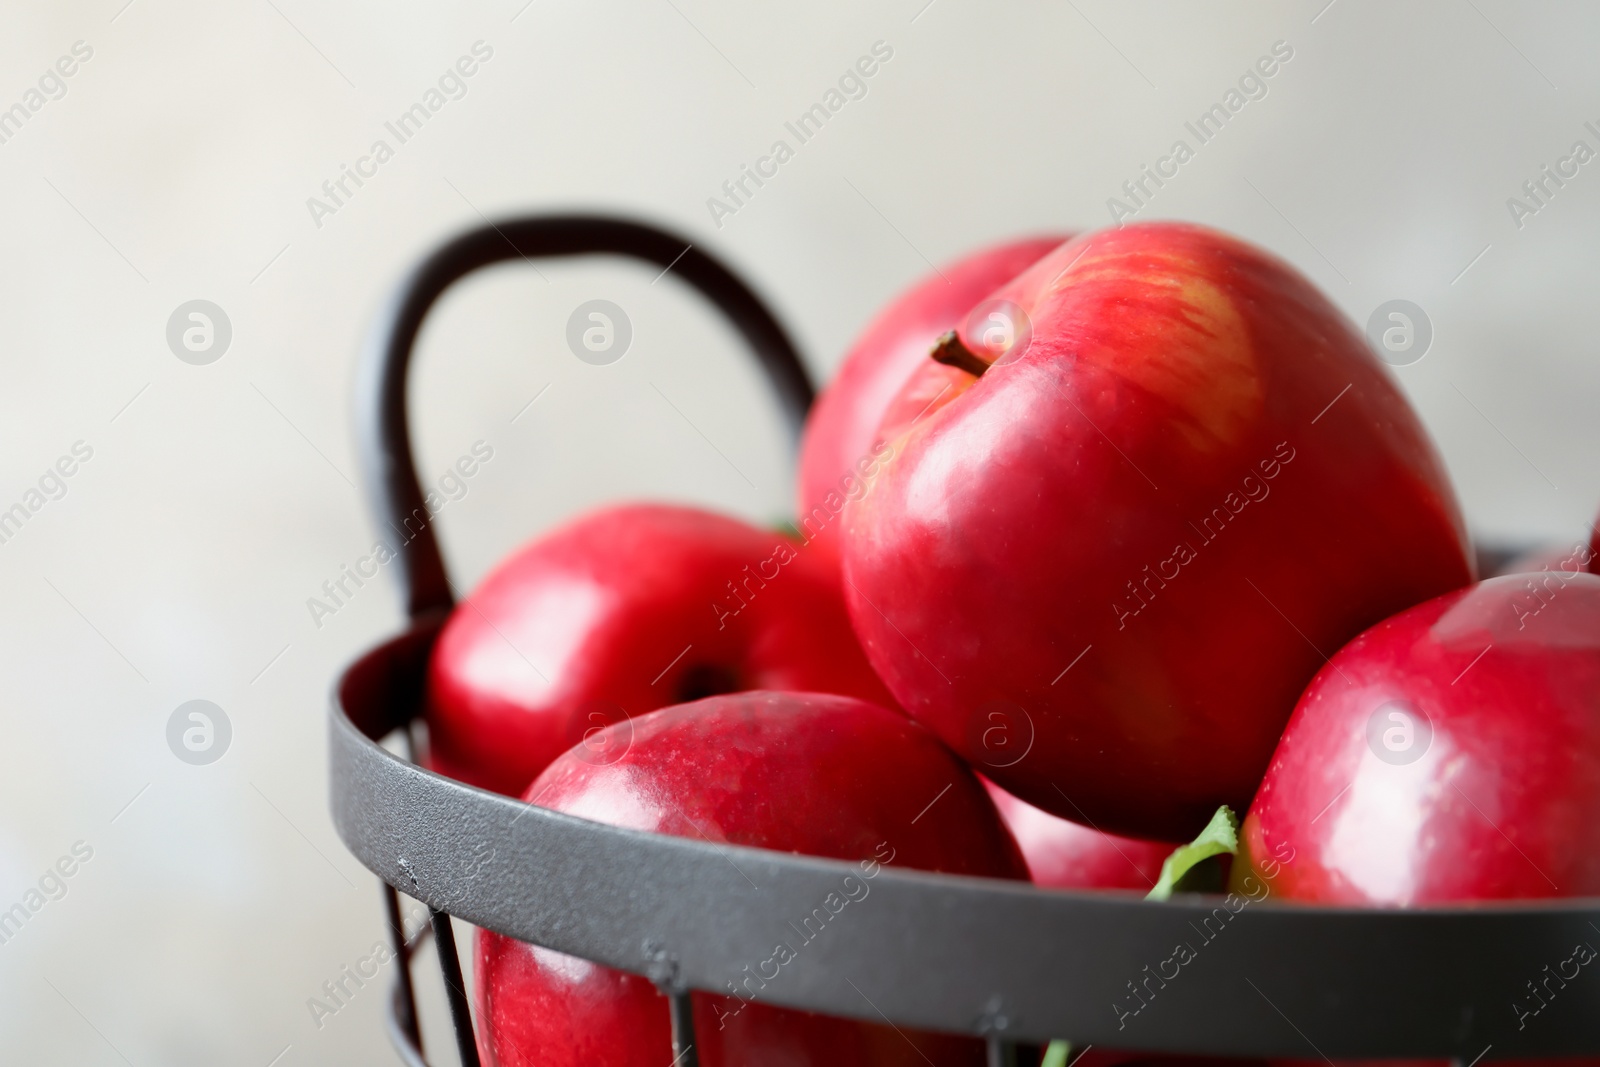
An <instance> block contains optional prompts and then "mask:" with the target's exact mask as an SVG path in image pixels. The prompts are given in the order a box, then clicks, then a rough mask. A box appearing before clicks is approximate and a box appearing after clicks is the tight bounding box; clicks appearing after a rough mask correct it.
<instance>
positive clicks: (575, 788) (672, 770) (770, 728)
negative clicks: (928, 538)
mask: <svg viewBox="0 0 1600 1067" xmlns="http://www.w3.org/2000/svg"><path fill="white" fill-rule="evenodd" d="M606 733H607V734H608V735H609V737H608V738H607V740H608V742H609V743H610V744H611V745H613V746H614V750H615V754H616V759H615V760H614V761H613V762H611V763H607V764H598V763H596V762H594V761H593V760H591V759H589V758H587V756H586V755H584V754H583V753H581V752H576V751H575V752H570V753H567V754H566V755H564V756H562V757H561V758H559V759H557V760H556V761H555V762H554V763H552V764H551V765H550V766H549V768H548V769H546V770H545V772H544V773H543V774H541V775H540V776H539V777H538V779H536V780H535V781H534V782H533V784H532V785H531V786H529V788H528V792H527V795H526V798H525V799H527V800H529V801H530V802H532V803H538V804H540V805H542V806H544V807H548V808H554V809H556V810H558V811H564V812H568V813H569V814H572V815H577V816H580V817H582V818H586V819H593V820H595V821H597V822H603V823H609V824H610V825H613V826H622V827H627V828H629V829H634V830H648V831H653V832H655V833H663V834H674V835H677V836H681V837H693V838H698V839H702V840H711V841H717V842H725V843H728V844H733V845H750V846H755V847H760V848H771V849H781V850H785V851H793V852H802V853H806V854H809V855H814V856H826V857H830V858H833V859H843V860H851V861H859V867H858V871H859V874H860V876H859V877H857V876H856V875H855V874H852V875H849V876H846V878H845V879H844V881H843V882H842V883H841V893H842V894H843V895H842V896H839V897H838V899H837V900H836V901H835V900H830V901H827V902H823V903H826V912H827V913H831V914H832V916H833V917H832V918H831V919H828V920H826V921H819V922H818V923H817V924H816V929H812V926H811V925H810V924H808V925H807V926H806V927H805V929H804V930H802V931H800V932H797V933H785V932H784V931H781V930H780V931H776V932H775V934H774V936H777V937H782V938H784V942H783V945H782V946H781V947H775V948H774V950H773V954H772V956H771V957H770V958H766V959H762V958H753V959H751V961H750V964H751V967H750V972H749V973H750V975H751V977H749V978H746V979H744V980H743V981H742V983H741V985H740V986H739V987H737V988H733V987H731V986H730V988H731V989H732V992H733V993H734V994H737V995H729V996H713V995H709V994H703V993H696V994H695V995H694V1013H695V1027H696V1032H697V1034H698V1036H699V1041H700V1045H699V1053H700V1062H701V1063H702V1064H705V1065H706V1067H719V1065H734V1064H779V1063H782V1064H786V1065H793V1067H802V1065H808V1064H817V1065H825V1067H853V1065H863V1067H865V1065H867V1064H873V1065H889V1067H894V1065H904V1067H924V1065H925V1064H927V1063H930V1062H931V1063H934V1064H938V1065H940V1067H943V1065H945V1064H962V1065H966V1064H971V1065H974V1067H976V1065H978V1064H982V1063H983V1062H984V1047H983V1044H982V1042H980V1041H978V1040H976V1039H972V1038H963V1037H955V1036H950V1035H939V1034H931V1033H923V1032H917V1031H906V1032H905V1033H903V1034H902V1033H900V1032H898V1031H896V1030H895V1029H893V1028H891V1027H888V1026H883V1025H879V1024H876V1023H865V1022H857V1021H855V1020H849V1019H838V1018H830V1017H824V1016H818V1015H812V1014H808V1013H805V1012H798V1011H792V1010H787V1009H782V1008H777V1007H773V1006H771V1005H770V1004H768V1003H764V1002H763V997H762V990H763V989H765V988H766V986H767V984H768V983H774V984H775V983H781V982H782V981H783V967H784V966H785V965H787V964H788V963H792V962H793V961H794V960H795V959H796V958H798V957H799V956H800V955H801V954H802V953H804V952H805V951H806V945H807V944H808V943H809V941H811V940H815V939H816V938H818V937H849V936H850V929H849V928H850V924H851V922H852V921H854V920H853V919H852V916H853V915H854V913H855V912H856V911H857V910H858V909H861V908H869V909H870V908H871V907H872V906H873V905H871V904H870V903H867V901H868V900H869V899H870V895H871V892H872V878H874V877H876V875H877V873H878V871H879V869H880V868H879V865H880V864H887V863H891V862H892V863H893V864H894V865H895V866H896V867H914V868H920V869H923V870H930V871H946V872H950V873H955V874H970V875H987V876H991V877H1000V878H1016V879H1025V878H1026V877H1027V867H1026V865H1025V864H1024V863H1023V860H1022V857H1021V855H1020V854H1019V853H1018V852H1017V849H1016V845H1015V843H1014V842H1013V841H1012V840H1011V837H1010V835H1009V834H1008V833H1007V832H1006V829H1005V826H1004V824H1002V823H1001V821H1000V817H999V815H998V814H997V813H996V812H995V810H994V805H993V804H991V803H990V801H989V798H988V796H987V795H986V794H985V793H984V790H983V787H982V786H981V785H980V784H979V782H978V780H977V778H976V777H975V776H974V775H973V774H972V773H971V772H970V771H968V770H967V768H966V767H964V766H963V765H962V764H961V763H960V762H959V761H958V760H957V759H956V758H955V757H954V756H953V755H952V754H951V753H950V752H949V750H947V749H946V748H945V747H944V746H943V745H941V744H939V742H938V741H937V740H936V739H935V738H934V737H933V736H932V735H931V734H929V733H928V732H927V731H925V730H923V729H922V728H921V727H919V726H917V725H916V724H915V723H913V722H911V721H910V720H909V719H907V718H905V717H904V716H903V715H900V714H897V713H895V712H891V711H887V710H885V709H883V708H881V707H877V706H875V705H872V704H868V703H866V702H864V701H861V700H855V699H851V698H849V697H836V696H821V695H817V694H809V693H740V694H734V695H726V696H718V697H711V698H709V699H706V700H701V701H698V702H696V703H693V704H686V705H681V706H678V707H673V708H667V709H665V710H662V711H658V712H655V713H653V714H650V715H645V716H642V717H640V718H638V719H636V720H634V721H633V723H632V730H631V734H630V733H629V730H628V727H627V726H625V725H619V726H614V727H611V728H610V729H609V730H608V731H606ZM728 874H729V877H730V878H738V875H737V874H736V873H735V872H734V871H731V870H730V871H729V872H728ZM640 877H641V878H646V877H648V874H647V873H643V872H642V873H641V875H640ZM612 888H613V890H615V891H622V889H623V887H612ZM863 921H864V919H863ZM834 925H837V927H838V929H837V930H835V929H833V926H834ZM476 956H477V979H478V981H477V999H478V1018H479V1019H480V1020H481V1022H482V1024H483V1025H482V1026H481V1028H480V1033H481V1035H482V1043H483V1044H484V1046H485V1048H484V1052H485V1058H486V1060H487V1062H488V1063H491V1064H500V1065H502V1067H521V1065H524V1064H527V1065H530V1067H531V1065H537V1067H568V1065H570V1067H578V1065H584V1067H588V1065H589V1064H607V1065H609V1067H662V1065H665V1064H667V1063H668V1062H670V1060H671V1059H672V1056H671V1052H670V1051H669V1045H670V1039H669V1029H668V1021H667V1005H666V1001H665V1000H664V999H662V998H661V996H660V995H658V994H657V992H656V990H655V989H654V987H653V986H651V984H650V983H649V982H648V981H647V980H645V979H643V978H638V977H634V976H632V975H626V974H622V973H619V972H617V971H614V970H611V969H609V968H606V967H602V966H600V965H598V964H592V963H586V962H584V961H581V960H577V959H573V958H571V957H568V956H564V955H562V954H560V953H557V952H553V951H550V950H548V949H542V948H535V947H534V946H532V945H528V944H526V943H524V942H520V941H514V940H511V939H510V938H506V937H502V936H500V935H498V934H493V933H489V932H487V931H480V932H479V933H478V935H477V952H476ZM763 976H764V977H763Z"/></svg>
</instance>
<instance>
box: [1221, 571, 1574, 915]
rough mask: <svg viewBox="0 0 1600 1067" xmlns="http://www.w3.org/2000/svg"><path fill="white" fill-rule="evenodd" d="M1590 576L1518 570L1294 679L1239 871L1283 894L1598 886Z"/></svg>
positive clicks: (1567, 890)
mask: <svg viewBox="0 0 1600 1067" xmlns="http://www.w3.org/2000/svg"><path fill="white" fill-rule="evenodd" d="M1597 812H1600V577H1596V576H1595V575H1591V574H1571V575H1563V576H1560V577H1555V576H1551V575H1548V574H1545V575H1526V574H1513V575H1505V576H1503V577H1499V578H1491V579H1488V580H1487V581H1484V582H1480V583H1479V584H1477V585H1476V586H1473V587H1472V588H1470V589H1468V590H1463V591H1458V592H1456V593H1452V594H1449V595H1446V596H1443V597H1440V598H1438V599H1435V600H1432V601H1429V602H1428V603H1426V604H1423V605H1420V606H1418V607H1416V608H1413V609H1411V610H1410V611H1407V612H1404V613H1402V614H1400V615H1398V616H1396V617H1395V618H1392V619H1388V620H1386V621H1384V622H1382V623H1379V624H1378V625H1377V626H1374V627H1373V628H1372V629H1370V630H1368V631H1367V632H1366V633H1363V634H1362V635H1361V636H1360V637H1358V638H1356V639H1355V640H1354V641H1352V642H1351V643H1350V644H1349V645H1347V646H1346V647H1345V648H1343V649H1342V650H1341V651H1340V652H1339V653H1338V654H1337V655H1335V656H1334V657H1333V659H1332V660H1331V661H1330V662H1329V664H1328V665H1327V667H1326V668H1324V669H1323V670H1322V672H1321V673H1319V674H1318V675H1317V677H1316V679H1315V680H1314V681H1313V682H1312V683H1311V686H1310V687H1309V688H1308V689H1307V690H1306V693H1305V695H1304V697H1302V698H1301V700H1300V704H1299V706H1298V707H1297V708H1296V709H1295V713H1294V717H1293V718H1292V719H1291V720H1290V722H1289V725H1288V728H1287V729H1286V730H1285V731H1284V734H1283V740H1282V742H1281V743H1280V744H1279V746H1278V750H1277V752H1276V753H1275V754H1274V755H1273V758H1272V765H1271V767H1270V769H1269V770H1268V771H1267V775H1266V778H1265V780H1264V781H1263V782H1262V784H1261V790H1260V793H1259V794H1258V795H1257V797H1256V799H1255V802H1254V804H1252V805H1251V808H1250V812H1249V814H1248V816H1247V817H1246V818H1245V821H1244V824H1243V827H1242V828H1241V835H1240V843H1241V846H1242V852H1241V857H1242V858H1243V859H1244V861H1245V862H1243V863H1240V864H1238V865H1236V877H1240V876H1242V875H1243V874H1244V873H1248V872H1251V871H1253V872H1254V873H1256V874H1257V875H1258V876H1262V877H1265V878H1266V879H1267V882H1268V885H1269V886H1270V888H1271V890H1272V892H1274V893H1278V894H1281V895H1283V896H1284V897H1286V898H1290V899H1295V900H1312V901H1324V902H1328V903H1341V904H1383V905H1410V904H1434V903H1443V902H1448V901H1467V900H1507V899H1523V898H1539V897H1556V896H1587V895H1595V894H1600V860H1597V858H1596V857H1597V856H1600V819H1597V818H1596V813H1597Z"/></svg>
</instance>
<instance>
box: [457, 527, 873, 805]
mask: <svg viewBox="0 0 1600 1067" xmlns="http://www.w3.org/2000/svg"><path fill="white" fill-rule="evenodd" d="M428 686H429V697H430V708H429V714H428V726H429V738H430V748H431V752H430V756H431V761H432V764H433V766H434V769H436V770H438V771H439V772H440V773H442V774H448V775H450V776H452V777H455V778H459V779H461V780H462V781H465V782H470V783H472V784H473V785H477V786H481V787H482V788H485V789H493V790H496V791H498V792H502V793H507V794H512V795H515V794H518V793H521V792H522V790H523V789H524V788H525V787H526V786H527V784H528V783H529V782H530V781H532V780H533V778H534V776H535V775H537V774H538V773H539V772H540V771H541V770H543V769H544V768H545V766H546V765H548V764H549V762H550V761H551V760H553V759H555V758H556V756H558V755H560V754H561V753H562V752H565V751H566V750H567V749H569V748H571V747H572V746H573V745H574V744H578V743H580V742H583V741H585V739H586V738H589V739H591V740H593V739H594V738H597V737H598V731H599V729H600V728H601V727H604V726H606V725H609V724H610V723H613V722H617V721H619V720H621V719H624V718H626V717H628V716H632V715H639V714H642V713H644V712H647V711H651V710H654V709H655V708H660V707H665V706H667V705H669V704H679V703H683V702H685V701H688V700H694V699H697V698H699V697H703V696H709V695H711V694H713V693H723V692H733V691H736V690H741V689H799V690H811V691H816V692H824V693H842V694H844V695H847V696H858V697H861V698H863V699H867V700H873V701H877V702H879V703H891V702H892V698H890V697H889V695H888V693H887V691H886V690H885V689H884V688H883V684H882V683H881V682H880V681H879V680H878V678H877V676H876V675H875V674H873V672H872V668H871V667H869V666H868V665H867V661H866V659H865V657H864V656H863V654H862V652H861V649H860V646H859V645H858V644H857V642H856V639H855V637H854V635H853V634H852V633H851V631H850V626H849V623H848V621H847V620H846V617H845V611H844V603H843V601H842V599H841V597H840V593H839V580H838V574H837V572H836V571H835V570H834V569H833V567H832V566H830V565H828V564H825V563H823V562H822V561H821V559H820V558H819V556H818V554H817V553H815V552H810V551H808V550H807V549H806V548H804V547H802V546H799V545H796V544H794V543H793V542H791V541H790V540H789V539H788V538H786V537H784V536H783V535H781V534H778V533H774V532H771V531H768V530H761V529H758V528H756V527H754V526H750V525H749V524H747V523H743V522H740V521H738V520H736V519H730V518H725V517H723V516H721V515H715V514H712V513H710V512H707V511H701V510H698V509H695V508H687V507H672V506H666V505H650V504H637V505H629V506H622V507H611V508H605V509H602V510H600V511H596V512H592V513H590V514H588V515H586V516H583V517H581V518H578V519H576V520H574V521H572V522H570V523H568V524H566V525H565V526H562V527H560V528H559V529H557V530H555V531H553V532H551V533H549V534H546V535H545V536H543V537H540V538H538V539H537V540H535V541H533V542H532V543H530V544H528V545H526V546H525V547H523V548H521V549H519V550H518V551H517V552H515V553H514V554H512V555H511V556H510V557H509V558H508V559H506V560H505V561H504V562H503V563H501V564H500V565H499V566H498V567H496V568H495V570H494V571H492V572H491V573H490V574H489V575H488V577H486V578H485V579H484V580H483V582H482V583H481V584H480V585H479V586H478V588H477V589H476V590H474V591H473V593H472V595H471V596H470V597H468V598H467V600H466V601H465V602H464V603H462V604H461V605H459V606H458V607H457V608H456V609H455V611H454V613H453V614H452V615H451V617H450V619H449V621H448V622H447V623H446V624H445V626H444V629H443V631H442V632H441V633H440V635H439V641H438V644H437V645H436V646H435V648H434V653H433V659H432V662H431V663H430V665H429V676H428Z"/></svg>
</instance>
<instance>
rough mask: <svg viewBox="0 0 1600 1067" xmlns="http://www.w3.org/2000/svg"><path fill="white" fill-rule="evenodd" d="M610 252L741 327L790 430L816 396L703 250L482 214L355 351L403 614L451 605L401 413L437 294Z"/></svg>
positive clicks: (636, 229)
mask: <svg viewBox="0 0 1600 1067" xmlns="http://www.w3.org/2000/svg"><path fill="white" fill-rule="evenodd" d="M577 255H618V256H631V257H633V258H635V259H642V260H645V261H647V262H650V263H655V264H657V265H659V266H661V267H662V268H669V267H670V269H671V271H672V273H673V274H674V275H676V276H677V277H679V278H682V279H683V280H684V281H686V282H688V283H689V284H690V285H692V286H694V287H695V288H696V289H698V290H699V291H700V292H701V294H703V295H704V296H705V297H706V298H707V299H708V300H710V301H711V303H712V304H714V305H716V307H717V308H718V310H720V311H721V312H722V313H723V314H724V315H726V316H727V317H728V320H729V321H730V322H731V323H732V324H733V326H734V327H735V328H736V329H737V330H738V331H739V333H740V334H741V335H743V337H744V339H745V341H746V342H748V343H749V345H750V348H751V349H752V351H753V352H754V353H755V356H756V358H757V359H758V360H759V361H760V363H761V366H762V368H763V369H764V370H765V371H766V372H767V377H768V378H769V379H770V380H771V382H772V385H773V388H774V389H775V390H776V391H777V394H778V399H779V401H780V403H781V405H782V407H783V409H784V412H785V414H786V415H787V416H788V418H789V422H790V425H791V427H792V428H793V429H794V431H795V433H796V434H797V435H798V433H799V428H800V425H801V424H802V422H803V421H804V419H805V414H806V411H807V410H808V409H809V408H810V406H811V401H812V399H813V397H814V396H815V390H814V389H813V388H812V385H811V380H810V378H809V377H808V376H807V374H806V370H805V366H804V364H803V363H801V361H800V356H799V353H798V352H796V351H795V347H794V344H793V343H792V342H791V341H790V340H789V335H788V333H787V332H786V331H785V330H784V328H783V327H782V325H780V324H779V322H778V320H777V318H776V317H775V316H774V315H773V314H772V312H771V310H770V309H768V307H767V305H766V304H765V303H763V302H762V300H761V298H760V297H758V296H756V294H755V293H754V292H752V291H751V290H750V288H749V287H748V286H746V285H745V284H744V282H742V281H740V280H739V279H738V277H736V276H735V275H734V274H733V273H732V272H731V271H730V270H729V269H728V268H727V267H725V266H723V265H722V263H721V262H720V261H718V260H717V259H716V258H715V257H713V256H711V255H710V254H708V253H706V252H703V251H701V250H700V249H698V248H695V247H693V245H691V244H690V243H689V242H688V241H685V240H684V239H683V238H682V237H679V236H678V235H677V234H674V233H670V232H668V231H667V230H663V229H659V228H657V227H655V226H651V225H649V224H648V223H643V222H634V221H630V220H627V219H621V218H611V217H607V216H599V215H529V216H524V217H518V218H513V219H506V220H503V221H501V222H490V223H487V224H485V225H484V226H481V227H479V228H477V229H473V230H469V231H467V232H466V233H464V234H462V235H461V236H459V237H456V238H454V239H453V240H450V241H448V242H446V243H445V244H444V245H442V246H440V247H439V248H437V249H435V250H434V251H433V253H432V254H430V255H429V256H428V257H427V258H426V259H424V260H423V261H422V262H421V263H420V264H418V265H417V267H416V268H415V269H414V270H413V271H412V272H411V273H410V274H409V275H407V276H406V278H405V279H404V280H403V281H402V282H401V283H400V285H399V286H398V287H397V289H396V290H395V293H394V296H393V297H392V298H391V299H390V301H389V303H388V304H387V305H386V307H385V308H384V309H383V311H382V313H381V314H380V316H379V318H378V322H377V324H376V326H375V328H374V329H373V331H372V334H371V336H370V338H369V340H368V344H367V348H366V351H365V352H364V353H363V355H362V360H361V377H360V384H359V388H358V404H359V408H360V427H359V430H358V432H359V434H360V445H361V456H362V461H363V464H364V466H365V467H366V469H367V478H366V482H367V485H368V486H369V487H370V491H371V492H372V493H373V495H374V499H373V502H372V503H373V507H374V508H375V510H376V512H377V514H378V517H379V519H380V520H381V521H383V522H385V523H387V524H388V525H389V526H390V527H391V528H392V529H394V530H395V531H396V533H397V535H398V536H399V544H398V546H397V551H398V553H399V555H400V564H401V566H400V581H401V583H402V586H403V589H402V592H403V594H404V597H405V603H406V611H407V612H408V613H409V614H410V616H411V618H413V619H417V618H419V617H421V616H423V615H426V614H428V613H429V612H431V611H435V610H438V609H441V608H448V607H450V606H451V604H452V603H453V602H454V598H453V597H452V596H451V593H450V584H449V582H448V581H447V580H446V575H445V566H444V558H443V556H442V555H441V554H440V552H439V541H438V538H437V537H436V536H435V535H434V531H433V524H432V523H431V521H429V519H430V516H429V514H428V510H427V508H426V506H425V505H424V504H423V496H422V486H421V483H420V482H419V481H418V478H417V464H416V457H415V455H414V454H413V452H412V448H411V433H410V426H409V419H408V417H407V411H406V382H407V371H408V370H409V368H410V365H411V352H412V349H413V348H414V347H415V346H416V340H417V334H418V332H419V331H420V330H421V329H422V322H423V320H424V319H425V318H426V317H427V314H428V312H429V310H431V309H432V307H433V305H434V303H435V302H436V301H437V300H438V299H439V297H440V296H441V295H442V294H443V293H444V291H445V290H446V289H448V288H449V287H450V286H451V285H452V284H454V283H455V282H456V281H458V280H459V279H461V278H462V277H464V276H466V275H467V274H470V273H471V272H473V271H475V270H477V269H478V268H480V267H486V266H489V265H491V264H494V263H503V262H505V261H507V260H511V259H526V260H529V261H532V260H534V259H542V258H548V257H551V256H577Z"/></svg>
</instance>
